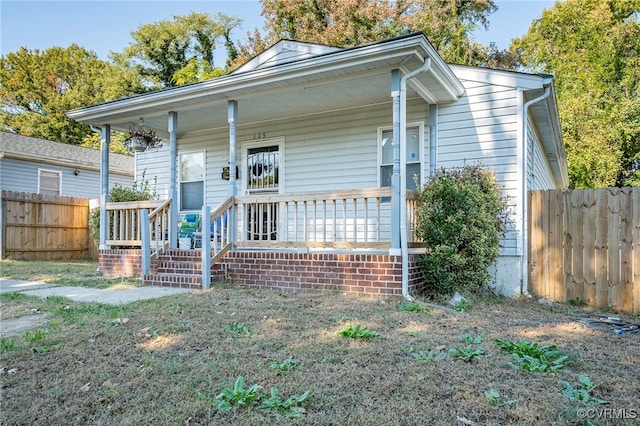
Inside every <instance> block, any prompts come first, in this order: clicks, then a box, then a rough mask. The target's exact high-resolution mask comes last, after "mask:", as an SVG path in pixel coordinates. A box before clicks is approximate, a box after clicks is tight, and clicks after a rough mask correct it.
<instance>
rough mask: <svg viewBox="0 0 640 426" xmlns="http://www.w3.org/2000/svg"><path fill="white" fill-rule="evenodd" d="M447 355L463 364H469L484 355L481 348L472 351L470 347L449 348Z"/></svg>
mask: <svg viewBox="0 0 640 426" xmlns="http://www.w3.org/2000/svg"><path fill="white" fill-rule="evenodd" d="M449 355H451V356H452V357H454V358H460V359H461V360H463V361H464V362H471V361H473V360H474V359H476V358H478V357H480V356H482V355H484V349H483V348H481V347H478V348H475V349H474V348H473V346H472V345H465V346H462V347H461V348H450V349H449Z"/></svg>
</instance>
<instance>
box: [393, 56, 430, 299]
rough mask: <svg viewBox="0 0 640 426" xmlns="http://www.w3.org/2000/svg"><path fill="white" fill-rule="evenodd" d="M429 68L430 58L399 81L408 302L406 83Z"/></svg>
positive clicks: (404, 293) (403, 249) (402, 227)
mask: <svg viewBox="0 0 640 426" xmlns="http://www.w3.org/2000/svg"><path fill="white" fill-rule="evenodd" d="M430 67H431V58H427V59H425V61H424V64H423V65H422V66H421V67H420V68H418V69H416V70H413V71H412V72H410V73H409V74H405V75H404V76H402V78H401V79H400V252H401V257H402V297H404V298H405V299H406V300H408V301H413V300H414V298H413V297H411V295H410V294H409V244H408V241H407V239H408V237H407V81H408V80H410V79H412V78H413V77H415V76H416V75H418V74H420V73H421V72H425V71H427V70H428V69H429V68H430Z"/></svg>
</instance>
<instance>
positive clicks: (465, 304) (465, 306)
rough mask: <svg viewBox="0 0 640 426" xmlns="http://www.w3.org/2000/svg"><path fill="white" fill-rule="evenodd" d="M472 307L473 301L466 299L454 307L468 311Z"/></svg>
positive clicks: (457, 309) (459, 310) (461, 310)
mask: <svg viewBox="0 0 640 426" xmlns="http://www.w3.org/2000/svg"><path fill="white" fill-rule="evenodd" d="M470 308H471V303H469V302H468V301H467V300H466V299H462V300H461V301H460V302H459V303H458V304H457V305H455V306H454V307H453V309H455V310H456V311H458V312H467V311H468V310H469V309H470Z"/></svg>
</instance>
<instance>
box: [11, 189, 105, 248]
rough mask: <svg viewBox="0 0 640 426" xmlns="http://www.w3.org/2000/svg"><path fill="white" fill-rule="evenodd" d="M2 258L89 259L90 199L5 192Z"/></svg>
mask: <svg viewBox="0 0 640 426" xmlns="http://www.w3.org/2000/svg"><path fill="white" fill-rule="evenodd" d="M0 232H1V233H2V234H1V235H0V258H2V259H5V258H11V259H22V260H53V259H88V258H90V257H93V256H95V254H96V253H95V248H93V243H92V242H91V239H90V235H89V199H88V198H80V197H62V196H55V195H44V194H28V193H24V192H13V191H2V224H1V226H0Z"/></svg>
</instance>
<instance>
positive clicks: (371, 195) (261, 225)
mask: <svg viewBox="0 0 640 426" xmlns="http://www.w3.org/2000/svg"><path fill="white" fill-rule="evenodd" d="M390 199H391V190H390V188H375V189H361V190H351V191H336V192H309V193H299V194H259V195H250V196H241V197H230V198H228V199H227V200H225V201H224V202H223V203H222V204H221V205H219V206H218V207H217V208H216V209H215V210H213V211H212V212H211V213H210V214H209V213H208V212H209V211H210V210H209V208H208V207H205V208H204V209H203V221H202V227H201V230H200V232H198V233H196V234H195V236H194V237H195V238H200V244H201V247H202V248H203V250H204V251H205V253H209V256H205V257H206V263H205V264H203V269H204V268H206V269H208V267H207V266H206V265H207V264H209V262H210V261H212V262H216V261H217V259H218V258H220V257H222V256H223V255H224V254H225V253H226V252H227V251H228V250H230V249H231V248H232V247H238V248H276V247H277V248H310V249H312V248H329V249H331V248H334V249H388V248H390V247H391V237H392V232H393V231H392V226H391V206H390V204H391V203H390ZM419 202H420V199H419V194H417V193H413V192H409V193H408V194H407V222H408V224H407V229H408V232H407V233H408V234H409V235H408V242H409V246H410V247H411V246H412V245H413V246H415V245H416V244H418V243H419V241H418V240H417V238H416V237H414V229H415V226H416V223H417V215H418V211H419ZM149 210H151V212H150V213H149ZM106 211H107V224H108V226H109V229H108V239H107V240H106V244H107V245H110V246H121V247H122V246H127V247H148V250H143V269H144V270H145V272H147V271H148V269H149V262H150V259H151V258H153V257H156V256H158V255H159V254H160V253H162V252H163V251H164V250H166V249H167V248H168V247H169V246H170V241H169V238H170V235H171V234H172V233H171V232H170V227H171V224H172V223H173V222H172V220H171V200H165V201H135V202H125V203H107V204H106ZM141 223H142V225H141ZM144 223H147V224H148V227H147V226H144ZM207 229H208V230H209V232H206V231H205V232H203V231H202V230H207ZM234 229H235V233H234V232H233V230H234ZM145 234H146V235H145ZM207 237H208V238H207Z"/></svg>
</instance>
